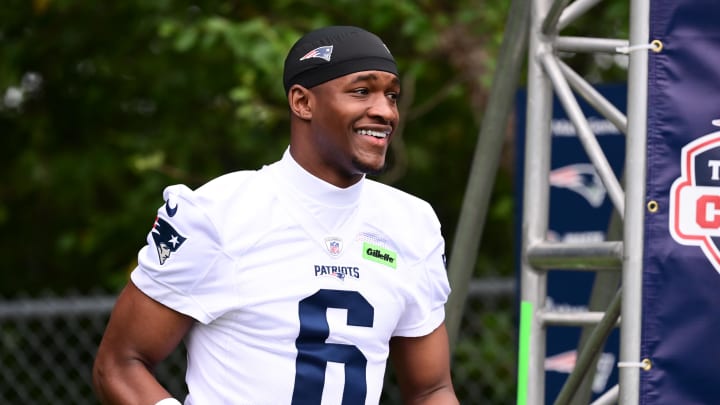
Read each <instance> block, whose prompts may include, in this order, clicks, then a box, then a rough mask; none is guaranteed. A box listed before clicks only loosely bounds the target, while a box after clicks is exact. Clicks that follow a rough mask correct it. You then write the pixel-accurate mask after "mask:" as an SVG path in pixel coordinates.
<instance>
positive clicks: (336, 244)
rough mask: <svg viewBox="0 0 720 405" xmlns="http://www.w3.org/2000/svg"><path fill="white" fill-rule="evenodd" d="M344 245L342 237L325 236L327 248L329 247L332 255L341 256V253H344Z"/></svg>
mask: <svg viewBox="0 0 720 405" xmlns="http://www.w3.org/2000/svg"><path fill="white" fill-rule="evenodd" d="M342 247H343V243H342V239H340V238H338V237H335V236H331V237H328V238H325V248H326V249H327V252H328V253H329V254H330V256H332V257H336V256H339V255H340V253H342Z"/></svg>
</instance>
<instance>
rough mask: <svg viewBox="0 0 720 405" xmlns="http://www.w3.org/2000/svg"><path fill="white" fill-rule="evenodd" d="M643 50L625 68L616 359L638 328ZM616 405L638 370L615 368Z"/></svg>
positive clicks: (637, 39)
mask: <svg viewBox="0 0 720 405" xmlns="http://www.w3.org/2000/svg"><path fill="white" fill-rule="evenodd" d="M649 32H650V0H632V2H631V6H630V45H631V46H633V45H640V44H647V43H648V42H649ZM647 85H648V50H640V51H634V52H631V53H630V65H629V71H628V113H627V117H628V134H627V144H626V145H627V146H626V152H625V178H626V181H627V185H626V193H625V201H626V203H625V227H624V229H623V239H624V245H625V260H624V265H623V276H622V284H623V299H622V309H621V311H622V312H621V314H622V315H621V328H620V361H623V362H639V361H640V343H641V330H642V329H641V326H642V312H641V308H642V269H643V266H642V260H643V242H644V241H643V234H644V224H645V218H644V215H645V203H644V202H645V180H646V162H647V157H646V151H647ZM619 383H620V399H619V401H620V402H619V403H620V404H621V405H635V404H637V403H639V398H640V369H639V368H631V367H623V368H621V369H620V379H619Z"/></svg>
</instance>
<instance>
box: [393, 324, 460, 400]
mask: <svg viewBox="0 0 720 405" xmlns="http://www.w3.org/2000/svg"><path fill="white" fill-rule="evenodd" d="M390 356H391V359H392V363H393V366H394V367H395V371H396V374H397V380H398V383H399V385H400V392H401V393H402V396H403V402H404V403H405V404H408V405H421V404H423V405H429V404H433V405H456V404H459V402H458V399H457V397H456V395H455V390H454V389H453V385H452V380H451V377H450V350H449V346H448V335H447V330H446V328H445V324H442V325H440V326H439V327H438V328H437V329H435V330H434V331H433V332H432V333H430V334H429V335H427V336H422V337H413V338H409V337H394V338H392V339H391V340H390Z"/></svg>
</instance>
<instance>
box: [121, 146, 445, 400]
mask: <svg viewBox="0 0 720 405" xmlns="http://www.w3.org/2000/svg"><path fill="white" fill-rule="evenodd" d="M164 197H165V200H166V204H165V205H164V206H162V207H161V208H160V209H159V210H158V216H157V219H156V221H155V224H154V227H153V229H152V230H151V232H150V233H149V234H148V238H147V242H148V245H147V246H145V247H144V248H143V249H142V250H141V251H140V253H139V255H138V261H139V266H138V267H137V269H135V270H134V271H133V273H132V275H131V277H132V281H133V282H134V283H135V285H137V286H138V287H139V288H140V290H142V291H143V292H144V293H145V294H147V295H148V296H150V297H152V298H153V299H155V300H157V301H159V302H160V303H162V304H164V305H166V306H168V307H170V308H172V309H174V310H176V311H178V312H181V313H184V314H187V315H189V316H191V317H193V318H194V319H196V320H197V322H196V324H195V325H194V326H193V328H192V329H191V331H190V333H189V334H188V336H187V337H186V340H185V344H186V346H187V349H188V369H187V375H186V380H187V385H188V389H189V395H188V397H187V398H186V399H185V404H196V405H197V404H201V405H204V404H253V405H259V404H268V405H270V404H272V405H277V404H377V403H378V402H379V399H380V394H381V390H382V383H383V377H384V374H385V364H386V360H387V358H388V352H389V340H390V338H391V337H393V336H423V335H426V334H429V333H430V332H432V331H433V330H435V329H436V328H437V327H438V326H439V325H440V324H441V323H442V321H443V319H444V315H445V314H444V304H445V302H446V300H447V297H448V294H449V291H450V289H449V285H448V280H447V274H446V270H445V263H444V261H445V260H444V241H443V238H442V236H441V233H440V224H439V221H438V219H437V217H436V215H435V213H434V212H433V210H432V207H431V206H430V205H429V204H427V203H426V202H424V201H422V200H420V199H418V198H416V197H413V196H411V195H409V194H406V193H404V192H402V191H399V190H397V189H394V188H391V187H388V186H386V185H383V184H380V183H378V182H375V181H372V180H369V179H363V180H362V181H360V182H358V183H357V184H355V185H353V186H351V187H349V188H346V189H340V188H337V187H334V186H332V185H330V184H328V183H325V182H323V181H321V180H319V179H317V178H315V177H313V176H312V175H310V174H309V173H307V172H306V171H304V170H303V169H302V168H301V167H300V166H299V165H298V164H297V163H295V161H294V160H293V159H292V157H290V155H289V153H288V152H287V151H286V152H285V155H284V157H283V159H282V160H281V161H279V162H276V163H274V164H272V165H269V166H266V167H263V168H262V169H261V170H257V171H241V172H235V173H231V174H227V175H224V176H221V177H219V178H217V179H215V180H213V181H211V182H209V183H207V184H206V185H204V186H202V187H200V188H199V189H197V190H195V191H191V190H190V189H189V188H187V187H185V186H182V185H177V186H171V187H168V188H167V189H166V190H165V192H164Z"/></svg>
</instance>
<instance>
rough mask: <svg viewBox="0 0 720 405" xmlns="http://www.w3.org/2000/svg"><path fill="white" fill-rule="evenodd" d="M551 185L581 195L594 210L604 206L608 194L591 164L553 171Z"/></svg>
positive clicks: (577, 164)
mask: <svg viewBox="0 0 720 405" xmlns="http://www.w3.org/2000/svg"><path fill="white" fill-rule="evenodd" d="M550 185H551V186H553V187H559V188H567V189H568V190H570V191H574V192H576V193H578V194H580V195H581V196H582V197H583V198H584V199H585V201H587V202H588V204H590V205H591V206H592V207H594V208H598V207H599V206H601V205H602V203H603V201H605V195H606V194H607V191H606V190H605V186H604V185H603V184H602V181H601V180H600V175H599V174H598V173H597V170H595V166H593V165H592V164H591V163H576V164H572V165H568V166H563V167H560V168H557V169H555V170H553V171H551V172H550Z"/></svg>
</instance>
